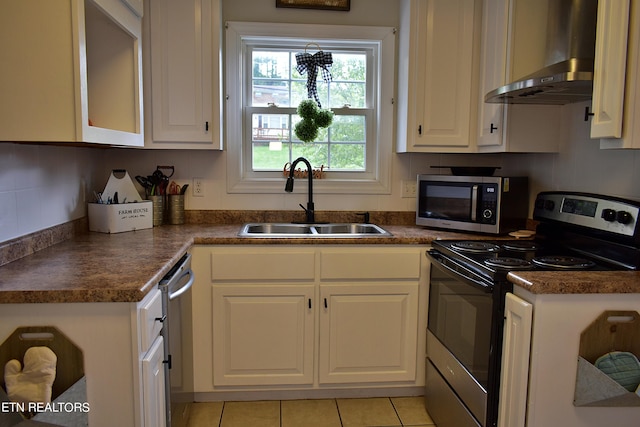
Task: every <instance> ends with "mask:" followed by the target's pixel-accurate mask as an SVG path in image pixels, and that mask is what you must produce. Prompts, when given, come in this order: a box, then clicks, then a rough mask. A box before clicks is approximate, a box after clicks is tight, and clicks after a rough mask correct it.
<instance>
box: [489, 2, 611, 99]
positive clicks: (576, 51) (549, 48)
mask: <svg viewBox="0 0 640 427" xmlns="http://www.w3.org/2000/svg"><path fill="white" fill-rule="evenodd" d="M597 9H598V1H597V0H550V1H549V15H548V27H547V28H548V29H547V44H546V55H545V67H544V68H543V69H541V70H539V71H536V72H535V73H532V74H530V75H528V76H526V77H523V78H522V79H520V80H518V81H516V82H513V83H510V84H508V85H506V86H502V87H499V88H498V89H495V90H493V91H491V92H489V93H488V94H486V96H485V97H484V100H485V102H491V103H505V104H549V105H563V104H569V103H572V102H579V101H585V100H589V99H591V93H592V90H593V58H594V56H595V55H594V52H595V40H596V15H597Z"/></svg>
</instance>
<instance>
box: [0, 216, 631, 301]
mask: <svg viewBox="0 0 640 427" xmlns="http://www.w3.org/2000/svg"><path fill="white" fill-rule="evenodd" d="M187 212H189V211H187ZM268 214H269V213H267V215H268ZM215 215H224V216H225V218H222V221H221V219H220V218H219V217H216V218H211V214H210V213H207V212H204V213H203V211H202V212H201V211H194V212H190V217H188V218H187V222H188V223H189V224H186V225H165V226H161V227H155V228H153V229H147V230H139V231H132V232H126V233H118V234H103V233H88V232H74V233H70V234H71V236H70V237H57V236H54V237H53V240H55V241H59V243H56V242H55V241H54V242H53V243H54V244H52V245H51V246H48V247H46V248H45V249H41V248H40V247H38V248H37V249H33V250H32V248H30V247H28V248H24V246H25V245H13V246H10V245H4V247H1V248H0V255H2V258H3V259H2V260H0V261H2V262H0V264H4V265H2V266H0V304H2V303H5V304H7V303H67V302H137V301H140V300H141V299H142V298H143V297H144V295H146V293H147V292H149V291H150V290H151V289H153V287H154V286H155V285H156V284H157V283H158V281H159V280H160V279H161V278H162V277H163V276H164V275H165V274H166V273H167V272H168V270H169V269H170V268H171V266H172V265H173V264H174V263H175V262H177V261H178V260H179V259H180V257H181V256H182V255H183V254H184V253H185V252H186V251H187V250H188V249H189V248H190V247H191V246H192V245H194V244H202V245H220V244H224V245H244V244H394V245H407V244H409V245H411V244H423V245H428V244H430V243H431V242H432V241H433V240H436V239H475V240H477V239H493V238H495V236H482V235H476V234H473V235H470V234H464V233H455V232H448V231H439V230H431V229H427V228H423V227H416V226H413V225H402V224H403V223H404V224H406V223H407V221H408V222H410V221H411V218H410V217H402V218H397V215H396V217H394V216H392V215H387V216H385V217H383V218H376V217H372V222H374V223H378V224H380V225H381V226H382V227H383V228H385V229H386V230H387V231H389V232H391V233H392V234H393V237H370V236H369V237H364V238H344V239H342V238H322V237H318V238H275V239H271V238H268V239H265V238H241V237H238V236H237V233H238V231H239V230H240V226H241V223H243V222H269V221H274V220H273V219H272V218H270V217H265V216H264V215H265V214H262V216H259V215H258V214H257V213H256V214H255V215H256V217H255V218H254V217H252V216H251V215H249V216H247V215H246V214H245V213H242V214H237V213H233V212H231V213H230V212H228V211H225V212H224V213H223V214H220V213H216V214H215ZM351 215H353V214H351ZM401 216H402V215H401ZM329 219H330V220H331V221H333V222H339V221H343V222H349V221H350V220H351V221H352V220H353V218H334V217H332V218H329ZM212 220H213V221H215V222H223V223H224V224H222V225H221V224H217V223H216V224H208V223H207V222H208V221H212ZM284 220H285V221H287V220H290V219H289V218H285V219H284ZM235 221H237V222H235ZM280 222H282V219H281V220H280ZM65 227H66V228H69V229H70V228H72V227H70V226H66V225H65ZM76 228H77V225H76ZM54 233H59V230H57V229H56V230H55V231H54ZM65 233H66V232H65ZM48 238H51V236H49V237H48ZM42 239H43V237H42V236H38V237H37V238H36V239H33V238H32V239H30V243H29V244H28V245H27V246H31V245H33V246H39V245H40V242H39V240H42ZM34 240H35V241H36V242H35V243H34ZM45 246H46V245H45ZM12 251H13V252H16V251H18V252H20V254H19V255H15V254H12V253H11V252H12ZM509 277H510V280H512V281H513V282H514V283H515V284H517V285H519V286H522V287H523V288H526V289H528V290H530V291H531V292H534V293H585V292H607V293H613V292H635V293H640V273H634V272H597V273H594V272H574V273H566V272H565V273H550V272H517V273H510V275H509Z"/></svg>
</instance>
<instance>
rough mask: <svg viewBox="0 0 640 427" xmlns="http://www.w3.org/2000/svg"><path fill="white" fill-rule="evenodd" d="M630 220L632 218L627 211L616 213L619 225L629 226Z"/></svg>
mask: <svg viewBox="0 0 640 427" xmlns="http://www.w3.org/2000/svg"><path fill="white" fill-rule="evenodd" d="M632 219H633V217H632V216H631V214H630V213H629V212H627V211H618V213H617V214H616V220H617V221H618V222H619V223H620V224H629V223H630V222H631V220H632Z"/></svg>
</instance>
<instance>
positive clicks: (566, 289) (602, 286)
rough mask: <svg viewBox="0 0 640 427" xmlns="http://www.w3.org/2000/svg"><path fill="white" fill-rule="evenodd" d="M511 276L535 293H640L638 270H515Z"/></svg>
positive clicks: (511, 279)
mask: <svg viewBox="0 0 640 427" xmlns="http://www.w3.org/2000/svg"><path fill="white" fill-rule="evenodd" d="M508 278H509V281H511V282H512V283H514V284H515V285H518V286H520V287H522V288H524V289H526V290H528V291H529V292H532V293H534V294H611V293H618V294H620V293H635V294H640V272H638V271H512V272H510V273H509V276H508Z"/></svg>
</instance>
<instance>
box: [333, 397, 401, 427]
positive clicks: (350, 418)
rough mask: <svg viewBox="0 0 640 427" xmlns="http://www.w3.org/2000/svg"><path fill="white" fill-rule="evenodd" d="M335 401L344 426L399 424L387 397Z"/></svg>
mask: <svg viewBox="0 0 640 427" xmlns="http://www.w3.org/2000/svg"><path fill="white" fill-rule="evenodd" d="M337 402H338V410H339V411H340V418H341V419H342V425H343V426H345V427H359V426H400V425H401V423H400V420H399V419H398V416H397V415H396V411H395V410H394V409H393V405H392V404H391V400H389V398H386V397H380V398H371V399H337Z"/></svg>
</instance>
